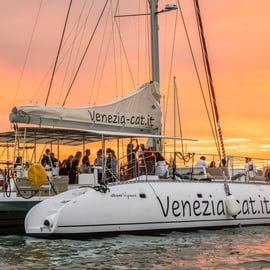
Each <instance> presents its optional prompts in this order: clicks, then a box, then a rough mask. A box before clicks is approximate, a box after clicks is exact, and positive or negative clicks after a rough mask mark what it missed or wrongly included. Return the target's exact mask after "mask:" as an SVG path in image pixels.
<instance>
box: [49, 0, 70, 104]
mask: <svg viewBox="0 0 270 270" xmlns="http://www.w3.org/2000/svg"><path fill="white" fill-rule="evenodd" d="M72 1H73V0H70V2H69V7H68V12H67V15H66V20H65V24H64V29H63V32H62V36H61V40H60V44H59V47H58V51H57V55H56V59H55V62H54V67H53V72H52V77H51V81H50V85H49V89H48V93H47V97H46V101H45V106H47V103H48V99H49V96H50V91H51V88H52V83H53V79H54V74H55V69H56V66H57V62H58V58H59V55H60V50H61V48H62V43H63V39H64V35H65V32H66V26H67V21H68V17H69V12H70V8H71V4H72Z"/></svg>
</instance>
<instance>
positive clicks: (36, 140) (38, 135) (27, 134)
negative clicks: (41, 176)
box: [0, 127, 195, 146]
mask: <svg viewBox="0 0 270 270" xmlns="http://www.w3.org/2000/svg"><path fill="white" fill-rule="evenodd" d="M15 135H16V136H17V137H19V139H20V142H22V143H26V144H59V145H71V146H77V145H82V144H84V143H85V144H86V143H91V142H97V141H101V140H102V139H104V140H110V139H117V138H118V139H120V138H122V139H124V138H130V137H140V138H164V139H177V140H180V139H182V140H189V141H195V140H192V139H183V138H174V137H170V136H159V135H150V134H137V133H119V132H108V131H91V130H87V131H86V130H72V129H64V128H39V127H19V128H18V129H17V130H16V132H15V131H8V132H2V133H0V143H6V144H7V143H8V144H9V145H11V144H13V143H14V142H15ZM0 146H1V144H0Z"/></svg>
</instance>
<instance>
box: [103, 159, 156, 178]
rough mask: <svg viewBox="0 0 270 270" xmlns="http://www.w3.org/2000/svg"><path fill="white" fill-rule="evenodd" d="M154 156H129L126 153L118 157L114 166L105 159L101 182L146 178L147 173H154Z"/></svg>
mask: <svg viewBox="0 0 270 270" xmlns="http://www.w3.org/2000/svg"><path fill="white" fill-rule="evenodd" d="M155 164H156V158H155V156H154V155H151V156H148V157H144V156H141V157H138V158H135V159H134V158H130V156H128V155H124V156H122V157H120V158H119V159H118V160H117V161H116V164H115V165H114V166H112V164H111V163H110V162H108V159H106V161H105V165H104V169H103V176H102V182H103V183H107V182H117V181H126V180H130V179H139V178H140V177H141V176H145V177H144V178H145V179H147V177H148V176H149V175H155V174H156V166H155Z"/></svg>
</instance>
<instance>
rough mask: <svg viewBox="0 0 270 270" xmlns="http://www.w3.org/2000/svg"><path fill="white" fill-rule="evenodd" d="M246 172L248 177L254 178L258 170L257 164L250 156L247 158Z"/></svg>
mask: <svg viewBox="0 0 270 270" xmlns="http://www.w3.org/2000/svg"><path fill="white" fill-rule="evenodd" d="M245 172H246V177H247V179H251V178H254V177H255V176H256V172H257V169H256V166H255V164H253V162H252V159H251V158H248V157H247V158H246V159H245Z"/></svg>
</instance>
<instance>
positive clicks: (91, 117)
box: [10, 82, 161, 134]
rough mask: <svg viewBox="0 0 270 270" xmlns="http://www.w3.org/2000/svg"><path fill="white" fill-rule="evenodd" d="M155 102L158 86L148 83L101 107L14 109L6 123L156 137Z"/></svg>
mask: <svg viewBox="0 0 270 270" xmlns="http://www.w3.org/2000/svg"><path fill="white" fill-rule="evenodd" d="M159 99H160V95H159V85H158V83H156V82H152V83H148V84H144V85H142V86H140V87H139V88H138V89H136V90H135V91H134V92H132V93H131V94H130V95H128V96H127V97H124V98H121V99H119V100H116V101H114V102H112V103H109V104H106V105H101V106H91V107H81V108H65V107H49V106H33V105H23V106H16V107H14V108H13V109H12V111H11V113H10V121H11V122H12V123H27V124H35V125H39V126H44V125H45V126H56V127H67V128H75V129H76V128H77V129H86V130H101V131H118V132H136V133H143V134H157V133H158V131H159V130H160V128H161V109H160V104H159Z"/></svg>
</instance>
